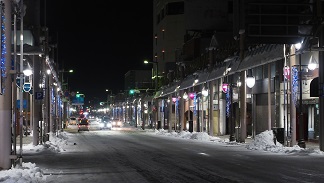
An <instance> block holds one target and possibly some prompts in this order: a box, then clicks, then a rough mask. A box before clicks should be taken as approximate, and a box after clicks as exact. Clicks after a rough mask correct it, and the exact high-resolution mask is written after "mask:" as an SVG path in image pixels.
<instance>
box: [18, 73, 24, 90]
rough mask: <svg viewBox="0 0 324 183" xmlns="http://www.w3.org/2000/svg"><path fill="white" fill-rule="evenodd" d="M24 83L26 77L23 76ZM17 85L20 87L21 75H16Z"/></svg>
mask: <svg viewBox="0 0 324 183" xmlns="http://www.w3.org/2000/svg"><path fill="white" fill-rule="evenodd" d="M23 83H24V78H23ZM16 85H17V87H18V88H19V87H20V77H19V76H18V77H16Z"/></svg>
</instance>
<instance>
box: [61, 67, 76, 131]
mask: <svg viewBox="0 0 324 183" xmlns="http://www.w3.org/2000/svg"><path fill="white" fill-rule="evenodd" d="M59 73H61V74H62V75H61V91H62V93H63V97H66V96H65V92H66V91H65V90H67V89H68V88H67V87H64V85H66V84H67V83H64V78H63V76H64V73H73V70H72V69H70V70H68V71H65V70H64V69H63V70H60V71H59ZM67 106H68V103H67V101H66V100H65V99H64V100H63V111H64V112H63V119H61V121H63V123H64V124H65V122H66V121H67V120H68V119H69V112H68V110H67ZM64 126H65V125H64Z"/></svg>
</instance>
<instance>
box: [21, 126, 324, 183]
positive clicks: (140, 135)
mask: <svg viewBox="0 0 324 183" xmlns="http://www.w3.org/2000/svg"><path fill="white" fill-rule="evenodd" d="M92 125H93V126H92V127H91V130H90V131H89V132H87V131H85V132H77V130H76V128H69V129H68V131H69V132H70V133H71V135H70V136H69V139H68V144H67V145H66V147H64V149H65V151H63V152H60V153H40V154H30V155H28V154H26V155H24V161H27V162H34V163H36V164H37V166H38V167H40V168H41V169H43V170H44V173H45V174H46V175H51V176H49V178H48V179H47V182H55V183H60V182H70V183H73V182H77V183H80V182H96V183H101V182H105V183H109V182H114V183H116V182H118V183H119V182H128V183H133V182H134V183H137V182H140V183H145V182H154V183H159V182H163V183H169V182H172V183H184V182H185V183H187V182H197V183H204V182H214V183H215V182H222V183H226V182H228V183H232V182H240V183H241V182H246V183H248V182H255V183H261V182H262V183H267V182H269V183H270V182H271V183H273V182H276V183H279V182H289V183H290V182H293V183H298V182H308V183H309V182H323V180H324V166H323V165H324V157H323V156H309V155H300V154H299V155H292V154H290V155H287V154H276V153H271V152H260V151H251V150H248V149H246V148H245V147H243V145H225V144H215V143H212V142H210V143H206V142H203V143H202V142H199V141H195V140H187V139H181V138H180V139H179V138H174V137H166V136H160V135H153V134H150V133H146V132H145V131H141V130H136V129H135V130H134V129H132V128H118V129H117V128H115V129H112V130H97V129H96V128H95V127H96V124H95V123H93V124H92Z"/></svg>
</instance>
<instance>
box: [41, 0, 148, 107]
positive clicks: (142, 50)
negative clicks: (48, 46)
mask: <svg viewBox="0 0 324 183" xmlns="http://www.w3.org/2000/svg"><path fill="white" fill-rule="evenodd" d="M46 6H47V9H46V22H45V24H46V25H47V27H48V28H49V35H50V36H51V39H52V40H51V42H57V44H58V52H57V56H58V63H59V65H60V69H62V68H64V71H67V70H69V69H73V70H74V73H64V78H65V80H67V81H68V86H69V88H70V91H79V92H80V93H84V94H85V102H87V101H90V100H98V98H99V100H104V101H105V100H106V97H107V92H106V91H105V90H106V89H110V90H113V93H114V94H115V93H117V92H119V91H120V90H123V89H124V75H125V73H126V72H127V71H128V70H132V69H150V67H152V66H151V65H150V64H149V65H144V64H143V60H145V59H151V58H152V55H153V54H152V52H153V51H152V50H153V46H152V45H153V9H152V8H153V2H152V1H151V0H145V1H141V2H140V3H139V2H138V1H127V2H125V1H114V2H113V3H112V2H111V3H110V1H89V2H87V1H86V3H85V2H81V1H75V0H51V1H47V2H46ZM57 40H58V41H57Z"/></svg>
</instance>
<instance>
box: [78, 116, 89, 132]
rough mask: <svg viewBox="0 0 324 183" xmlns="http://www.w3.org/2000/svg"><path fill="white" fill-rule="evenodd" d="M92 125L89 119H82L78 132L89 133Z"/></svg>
mask: <svg viewBox="0 0 324 183" xmlns="http://www.w3.org/2000/svg"><path fill="white" fill-rule="evenodd" d="M89 129H90V125H89V120H88V119H82V120H81V121H80V122H79V124H78V132H80V131H89Z"/></svg>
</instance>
